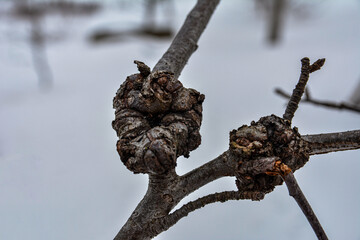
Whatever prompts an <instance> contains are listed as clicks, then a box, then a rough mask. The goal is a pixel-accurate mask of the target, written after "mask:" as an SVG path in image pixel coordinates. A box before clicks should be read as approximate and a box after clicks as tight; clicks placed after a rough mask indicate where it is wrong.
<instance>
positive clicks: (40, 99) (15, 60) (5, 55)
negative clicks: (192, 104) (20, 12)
mask: <svg viewBox="0 0 360 240" xmlns="http://www.w3.org/2000/svg"><path fill="white" fill-rule="evenodd" d="M127 2H129V1H127ZM194 2H195V1H190V0H188V1H177V2H176V15H175V19H174V25H175V26H176V28H178V27H179V26H180V25H181V24H182V22H183V20H184V18H185V16H186V14H187V13H188V11H189V10H190V9H191V7H192V6H193V4H194ZM302 3H303V4H305V5H306V6H307V9H306V12H305V13H297V12H296V10H294V11H293V12H290V13H288V14H287V18H286V23H285V29H284V38H283V39H282V42H281V44H280V45H278V46H276V47H270V46H269V45H268V44H266V42H265V40H264V38H265V37H264V35H265V22H264V18H262V17H261V16H260V14H259V13H258V12H255V11H254V8H253V4H252V3H251V1H245V0H244V1H229V0H227V1H222V2H221V3H220V5H219V7H218V9H217V10H216V12H215V15H214V16H213V17H212V19H211V21H210V24H209V26H208V27H207V28H206V30H205V32H204V34H203V36H202V37H201V39H200V42H199V48H198V50H197V52H196V53H195V54H194V55H193V57H192V58H191V59H190V61H189V63H188V65H187V66H186V67H185V69H184V71H183V73H182V75H181V76H180V80H182V82H183V83H184V85H185V86H186V87H192V88H195V89H197V90H198V91H200V92H202V93H204V94H205V95H206V99H205V103H204V119H203V126H202V130H201V133H202V137H203V141H202V145H201V146H200V147H199V149H197V150H196V151H194V152H192V153H191V157H190V158H189V159H179V161H178V168H177V171H178V173H179V174H183V173H185V172H187V171H189V170H191V169H193V168H194V167H196V166H199V165H201V164H203V163H205V162H207V161H209V160H211V159H213V158H214V157H216V156H218V155H219V154H220V153H222V152H223V151H225V150H226V149H227V147H228V133H229V131H230V130H232V129H234V128H237V127H239V126H241V125H243V124H249V123H250V122H251V120H258V119H259V118H260V117H261V116H265V115H269V114H272V113H274V114H276V115H282V113H283V111H284V104H285V102H286V101H285V100H284V99H282V98H280V97H278V96H276V95H275V94H274V88H275V87H281V88H283V89H284V90H286V91H288V92H291V90H292V89H293V87H294V85H295V84H296V81H297V79H298V77H299V72H300V59H301V58H302V57H304V56H308V57H310V59H311V60H312V61H314V60H316V59H318V58H322V57H326V59H327V60H326V63H325V66H324V67H323V69H321V70H320V71H318V72H316V73H313V74H312V75H311V77H310V83H309V87H310V90H311V93H312V95H313V96H314V97H316V98H319V99H327V100H334V101H344V100H347V99H348V98H349V96H350V95H351V93H352V91H353V89H354V88H355V87H356V85H357V82H358V81H359V78H360V70H359V66H360V45H359V43H360V25H359V22H360V3H359V1H356V0H352V1H350V0H348V1H341V0H338V1H335V0H330V1H302ZM128 4H129V3H128ZM134 5H135V6H133V8H131V9H130V8H128V9H127V11H126V12H124V11H123V12H121V11H120V12H119V11H117V10H116V11H115V10H114V8H116V6H115V5H111V6H112V7H108V8H105V10H104V11H102V12H100V13H98V14H96V15H94V16H93V17H91V18H84V19H66V20H61V19H59V18H56V19H51V18H50V19H48V22H47V23H48V25H47V30H48V31H50V32H55V33H56V32H58V33H64V34H66V37H65V38H64V39H62V40H58V41H56V42H52V43H49V44H48V48H47V53H48V58H49V63H50V66H51V69H52V71H53V75H54V86H53V88H52V89H51V90H50V91H41V90H39V88H38V85H37V77H36V75H35V73H34V70H33V67H32V61H31V55H30V48H29V46H28V44H27V42H26V39H25V38H26V36H27V32H28V28H29V27H28V26H27V24H26V23H24V22H20V21H15V20H9V19H8V18H5V17H4V16H2V17H1V21H0V62H1V64H0V119H1V124H0V239H4V240H17V239H34V240H42V239H51V240H63V239H87V240H98V239H99V240H100V239H112V238H113V237H114V236H115V235H116V233H117V232H118V230H119V229H120V227H121V226H122V225H123V224H124V223H125V221H126V219H127V218H128V217H129V216H130V214H131V212H132V210H133V209H134V208H135V206H136V205H137V203H138V202H139V201H140V199H141V198H142V196H143V195H144V193H145V191H146V187H147V177H146V176H145V175H134V174H132V173H131V172H129V171H128V170H126V168H125V167H124V166H123V164H122V163H121V161H120V159H119V156H118V154H117V152H116V148H115V144H116V140H117V138H116V134H115V132H114V131H113V130H112V128H111V121H112V120H113V119H114V116H113V109H112V98H113V96H114V95H115V92H116V90H117V89H118V87H119V86H120V84H121V82H122V81H123V80H124V79H125V78H126V76H127V75H130V74H132V73H135V72H136V66H135V65H134V64H133V60H135V59H136V60H141V61H144V62H145V63H147V64H148V65H149V66H154V64H155V63H156V61H157V60H158V59H159V58H160V57H161V56H162V54H163V53H164V51H165V50H166V48H167V47H168V46H169V43H170V42H169V41H167V40H161V41H157V40H153V39H149V38H145V39H139V38H134V37H129V38H126V39H124V40H123V41H121V42H118V43H107V44H99V45H94V44H91V43H89V42H87V41H86V37H87V36H88V34H89V33H90V32H91V30H93V29H95V28H96V27H98V26H103V25H106V24H109V25H110V24H113V25H116V24H119V26H124V28H126V27H128V26H129V24H132V25H136V24H140V23H141V20H140V19H141V17H142V8H141V6H140V4H138V5H139V6H136V4H134ZM159 12H161V11H159ZM290 15H292V16H290ZM293 15H296V17H294V16H293ZM62 21H63V22H62ZM121 24H123V25H121ZM294 125H295V126H297V127H298V128H299V131H300V133H302V134H311V133H322V132H335V131H346V130H352V129H360V114H356V113H351V112H346V111H336V110H328V109H324V108H319V107H314V106H311V105H308V104H303V105H301V107H300V109H299V110H298V111H297V114H296V115H295V118H294ZM359 160H360V151H359V150H357V151H348V152H342V153H332V154H326V155H322V156H316V157H312V158H311V159H310V161H309V163H308V164H307V165H306V166H305V167H304V168H302V169H301V170H300V171H298V172H296V174H295V175H296V177H297V179H298V182H299V184H300V186H301V187H302V189H303V191H304V193H305V194H306V196H307V197H308V200H309V202H310V203H311V205H312V206H313V208H314V210H315V212H316V213H317V214H318V217H319V219H320V221H321V222H322V224H323V227H324V228H325V230H326V232H327V233H328V236H329V238H330V239H357V240H359V239H360V229H359V226H360V205H359V202H360V187H359V184H360V175H359V174H358V173H359V171H360V161H359ZM234 182H235V180H234V179H232V178H228V179H221V180H219V181H217V182H214V183H212V184H210V185H209V186H206V187H205V188H204V189H201V190H199V191H197V192H195V193H194V194H192V195H190V196H189V197H188V198H186V201H183V202H182V203H186V202H187V201H189V200H193V199H196V198H197V197H199V196H203V195H204V194H206V193H212V192H214V191H222V190H230V189H235V184H234ZM290 238H291V239H293V240H296V239H298V240H300V239H301V240H302V239H315V235H314V233H313V232H312V229H311V227H310V225H309V224H308V223H307V221H306V219H305V217H304V216H303V215H302V213H301V211H300V209H299V208H298V207H297V205H296V203H295V201H294V200H293V199H292V198H290V197H289V196H288V193H287V189H286V187H285V186H280V187H277V188H276V190H275V191H274V192H273V193H271V194H269V195H267V196H266V198H265V200H263V201H261V202H251V201H233V202H227V203H223V204H219V203H218V204H213V205H210V206H207V207H205V208H204V209H201V210H198V211H196V212H194V213H191V214H190V215H189V216H188V217H187V218H185V219H182V220H180V222H178V223H177V224H176V225H175V226H174V227H172V228H171V229H169V230H168V231H167V232H165V233H162V234H160V235H159V236H158V237H157V238H156V239H159V240H162V239H164V240H165V239H172V240H180V239H225V240H230V239H250V240H251V239H284V240H285V239H290Z"/></svg>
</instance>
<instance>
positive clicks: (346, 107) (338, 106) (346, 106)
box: [275, 88, 360, 113]
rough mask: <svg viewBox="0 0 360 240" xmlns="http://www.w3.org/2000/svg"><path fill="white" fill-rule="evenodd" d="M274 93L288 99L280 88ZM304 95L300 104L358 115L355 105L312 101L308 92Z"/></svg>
mask: <svg viewBox="0 0 360 240" xmlns="http://www.w3.org/2000/svg"><path fill="white" fill-rule="evenodd" d="M275 93H277V94H278V95H280V96H282V97H284V98H290V94H288V93H286V92H285V91H283V90H282V89H280V88H276V89H275ZM305 93H306V94H305V99H302V100H301V102H306V103H312V104H314V105H317V106H323V107H327V108H332V109H339V110H349V111H353V112H357V113H360V107H358V106H356V105H353V104H350V103H346V102H340V103H337V102H330V101H323V100H317V99H313V98H312V97H311V96H310V94H309V92H308V91H306V92H305Z"/></svg>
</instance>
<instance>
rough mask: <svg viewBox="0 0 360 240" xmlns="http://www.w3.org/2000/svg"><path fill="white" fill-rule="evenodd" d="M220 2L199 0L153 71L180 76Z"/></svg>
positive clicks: (216, 0)
mask: <svg viewBox="0 0 360 240" xmlns="http://www.w3.org/2000/svg"><path fill="white" fill-rule="evenodd" d="M219 2H220V0H198V2H197V4H196V5H195V7H194V8H193V9H192V10H191V12H190V13H189V15H188V16H187V18H186V20H185V22H184V24H183V26H182V27H181V29H180V31H179V32H178V34H177V35H176V36H175V39H174V40H173V42H172V43H171V45H170V47H169V49H168V50H167V51H166V52H165V54H164V55H163V56H162V57H161V59H160V60H159V61H158V63H157V64H156V65H155V67H154V69H153V72H155V71H166V72H171V73H173V74H174V78H175V79H177V78H178V76H179V75H180V73H181V71H182V69H183V68H184V66H185V64H186V63H187V61H188V60H189V58H190V56H191V54H192V53H193V52H195V50H196V49H197V42H198V40H199V38H200V36H201V34H202V32H203V31H204V29H205V27H206V25H207V24H208V22H209V20H210V17H211V15H212V14H213V12H214V11H215V8H216V6H217V5H218V3H219Z"/></svg>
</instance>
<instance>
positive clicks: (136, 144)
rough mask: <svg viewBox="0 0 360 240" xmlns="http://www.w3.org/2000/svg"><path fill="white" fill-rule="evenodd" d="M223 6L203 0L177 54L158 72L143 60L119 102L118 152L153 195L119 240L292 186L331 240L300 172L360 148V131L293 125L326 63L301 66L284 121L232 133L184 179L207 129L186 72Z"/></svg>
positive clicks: (172, 50) (176, 43)
mask: <svg viewBox="0 0 360 240" xmlns="http://www.w3.org/2000/svg"><path fill="white" fill-rule="evenodd" d="M218 3H219V0H198V2H197V4H196V6H195V7H194V8H193V9H192V10H191V12H190V13H189V14H188V16H187V18H186V20H185V22H184V24H183V26H182V28H181V29H180V30H179V32H178V33H177V35H176V37H175V39H174V40H173V42H172V43H171V45H170V47H169V49H168V50H167V51H166V52H165V54H164V55H163V56H162V57H161V59H160V60H159V61H158V63H157V64H156V65H155V67H154V68H153V69H152V70H151V69H150V68H149V67H148V66H147V65H145V64H144V63H143V62H140V61H135V63H136V64H137V67H138V70H139V73H137V74H133V75H130V76H128V77H127V78H126V80H125V82H124V83H122V84H121V86H120V89H119V90H118V91H117V93H116V96H115V98H114V102H113V106H114V108H115V120H114V121H113V128H114V130H115V131H116V133H117V136H118V137H119V140H118V142H117V151H118V153H119V155H120V158H121V161H122V162H123V163H124V165H125V166H126V167H127V168H128V169H129V170H130V171H132V172H133V173H136V174H137V173H143V174H148V176H149V184H148V190H147V192H146V194H145V196H144V198H143V199H142V200H141V201H140V202H139V204H138V206H137V207H136V209H135V210H134V211H133V213H132V214H131V216H130V217H129V219H128V220H127V222H126V223H125V224H124V226H123V227H122V228H121V230H120V231H119V233H118V234H117V235H116V237H115V239H116V240H129V239H151V238H153V237H154V236H157V235H158V234H160V233H161V232H164V231H166V230H167V229H169V228H170V227H171V226H173V225H174V224H176V223H177V222H178V221H179V220H180V219H182V218H183V217H186V216H187V215H188V214H189V213H190V212H193V211H195V210H197V209H199V208H201V207H204V206H206V205H208V204H210V203H214V202H225V201H228V200H240V199H251V200H256V201H259V200H262V199H263V198H264V196H265V195H266V194H268V193H270V192H272V191H273V190H274V188H275V187H276V186H277V185H280V184H282V183H283V182H285V183H286V185H287V187H288V190H289V194H290V195H291V196H292V197H293V198H294V199H295V200H296V202H297V203H298V205H299V206H300V208H301V210H302V211H303V213H304V214H305V216H306V217H307V219H308V221H309V223H310V225H311V226H312V228H313V230H314V232H315V234H316V235H317V237H318V239H327V236H326V234H325V232H324V230H323V228H322V226H321V225H320V223H319V221H318V219H317V217H316V215H315V213H314V212H313V210H312V208H311V206H310V204H309V203H308V202H307V200H306V198H305V196H304V194H303V193H302V192H301V190H300V188H299V186H298V184H297V182H296V180H295V178H294V175H293V172H294V171H296V170H298V169H300V168H302V167H303V166H304V165H305V164H306V163H307V161H308V160H309V158H310V156H311V155H317V154H324V153H329V152H335V151H345V150H352V149H359V148H360V130H354V131H348V132H340V133H327V134H317V135H300V134H299V132H298V129H297V128H296V127H292V125H291V122H292V119H293V117H294V114H295V111H296V109H297V108H298V104H299V102H300V100H301V97H302V95H303V93H304V91H305V87H306V83H307V81H308V79H309V75H310V74H311V73H312V72H314V71H317V70H319V69H320V68H321V67H322V66H323V64H324V63H325V59H319V60H317V61H315V62H314V63H313V64H310V60H309V59H308V58H306V57H305V58H303V59H302V60H301V64H302V66H301V73H300V78H299V81H298V83H297V85H296V87H295V89H294V91H293V93H292V94H291V96H289V102H288V105H287V107H286V110H285V113H284V114H283V116H282V117H278V116H275V115H271V116H265V117H262V118H260V120H259V121H257V122H255V121H253V122H251V124H250V126H247V125H243V126H241V127H239V128H238V129H236V130H233V131H231V132H230V134H229V135H230V137H229V148H228V150H226V151H225V152H224V153H222V154H220V155H219V156H218V157H217V158H215V159H214V160H211V161H209V162H207V163H206V164H204V165H202V166H200V167H198V168H196V169H194V170H192V171H190V172H188V173H186V174H184V175H182V176H179V175H177V173H176V171H175V167H176V163H177V158H178V157H180V156H184V157H186V158H187V157H189V154H190V151H192V150H194V149H196V148H197V147H198V146H199V145H200V144H201V136H200V132H199V130H200V126H201V122H202V103H203V101H204V98H205V96H204V95H203V94H201V93H199V92H198V91H196V90H194V89H190V88H185V87H184V86H183V85H182V83H181V82H180V81H179V80H178V77H179V75H180V74H181V71H182V70H183V68H184V66H185V65H186V63H187V61H188V59H189V58H190V56H191V55H192V53H193V52H194V51H195V50H196V49H197V42H198V40H199V38H200V36H201V34H202V32H203V30H204V29H205V27H206V26H207V24H208V22H209V20H210V17H211V15H212V14H213V12H214V11H215V8H216V6H217V4H218ZM225 176H230V177H234V180H235V184H236V187H237V191H223V192H219V193H212V194H209V195H206V196H203V197H201V198H198V199H197V200H195V201H190V202H188V203H187V204H184V205H183V206H181V207H180V208H178V209H177V210H175V211H174V212H172V213H171V210H173V209H174V208H175V206H177V205H178V203H179V202H180V201H181V200H182V199H183V198H184V197H186V196H187V195H189V194H190V193H192V192H194V191H195V190H197V189H199V188H201V187H203V186H205V185H206V184H208V183H210V182H212V181H214V180H216V179H219V178H222V177H225Z"/></svg>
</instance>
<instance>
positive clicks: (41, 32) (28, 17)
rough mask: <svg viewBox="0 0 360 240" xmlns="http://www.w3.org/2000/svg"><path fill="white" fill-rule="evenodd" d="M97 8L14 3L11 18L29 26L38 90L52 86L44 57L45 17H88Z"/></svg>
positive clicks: (67, 3)
mask: <svg viewBox="0 0 360 240" xmlns="http://www.w3.org/2000/svg"><path fill="white" fill-rule="evenodd" d="M98 8H99V5H97V4H95V3H76V2H73V1H50V2H48V1H39V2H37V1H28V0H16V1H14V6H13V12H12V13H13V16H14V17H16V18H19V19H22V20H24V21H27V22H28V23H29V24H30V32H29V33H30V34H29V35H30V36H29V43H30V48H31V54H32V60H33V65H34V69H35V72H36V74H37V77H38V82H39V87H40V88H42V89H49V88H51V87H52V85H53V76H52V71H51V68H50V64H49V61H48V59H47V55H46V45H47V42H48V40H49V34H48V33H47V32H46V31H45V29H44V28H45V27H44V23H45V18H46V15H49V14H60V15H62V16H70V15H88V14H92V13H94V12H95V11H96V10H97V9H98Z"/></svg>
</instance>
